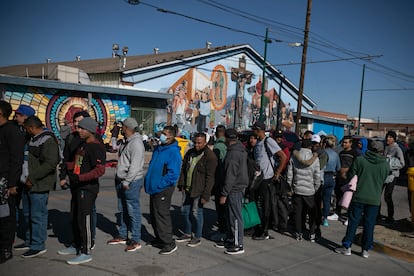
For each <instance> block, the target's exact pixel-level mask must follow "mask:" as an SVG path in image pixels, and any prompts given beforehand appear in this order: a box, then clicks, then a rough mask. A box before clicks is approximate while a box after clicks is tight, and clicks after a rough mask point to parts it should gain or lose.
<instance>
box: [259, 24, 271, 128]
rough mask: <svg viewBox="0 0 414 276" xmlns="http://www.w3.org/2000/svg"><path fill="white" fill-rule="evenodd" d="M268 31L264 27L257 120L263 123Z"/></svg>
mask: <svg viewBox="0 0 414 276" xmlns="http://www.w3.org/2000/svg"><path fill="white" fill-rule="evenodd" d="M268 33H269V29H268V28H266V37H265V48H264V56H263V72H262V95H261V96H260V117H259V121H260V122H262V123H264V121H265V114H264V113H265V106H264V98H265V95H264V93H265V82H266V55H267V43H268Z"/></svg>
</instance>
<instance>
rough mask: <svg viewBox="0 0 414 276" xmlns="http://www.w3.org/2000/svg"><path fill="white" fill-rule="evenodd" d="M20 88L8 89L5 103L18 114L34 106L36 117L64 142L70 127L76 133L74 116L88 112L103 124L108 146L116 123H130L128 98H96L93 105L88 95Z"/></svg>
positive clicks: (101, 127)
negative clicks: (24, 107)
mask: <svg viewBox="0 0 414 276" xmlns="http://www.w3.org/2000/svg"><path fill="white" fill-rule="evenodd" d="M17 90H18V89H17V88H14V87H7V88H6V93H5V100H6V101H9V102H10V103H11V105H12V107H13V110H16V109H17V108H18V106H19V105H20V104H26V105H30V106H32V107H33V108H34V109H35V110H36V115H37V116H38V117H39V118H40V120H41V121H42V122H43V123H44V124H45V127H47V128H48V129H50V130H52V131H53V132H54V133H55V135H56V137H57V138H58V139H61V133H62V132H61V130H62V128H63V127H64V126H66V125H68V126H70V128H71V130H72V131H73V130H74V129H73V125H72V121H73V120H72V118H73V115H74V114H75V113H76V112H78V111H81V110H86V111H88V113H89V114H90V115H91V117H92V118H94V119H95V120H96V121H97V122H98V123H99V130H100V132H101V133H102V138H103V140H104V142H105V143H109V141H110V138H111V136H110V128H111V126H112V125H113V122H118V121H122V120H124V119H126V118H127V117H128V116H129V114H130V106H129V105H128V102H127V97H125V96H108V95H104V94H94V95H93V97H92V98H91V104H89V102H88V98H87V97H85V96H84V95H76V94H74V93H68V92H61V91H57V90H53V89H47V90H46V89H40V88H32V87H31V88H29V89H28V91H27V92H20V91H17Z"/></svg>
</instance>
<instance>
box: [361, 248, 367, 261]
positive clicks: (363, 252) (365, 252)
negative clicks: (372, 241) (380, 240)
mask: <svg viewBox="0 0 414 276" xmlns="http://www.w3.org/2000/svg"><path fill="white" fill-rule="evenodd" d="M361 256H362V257H363V258H365V259H368V257H369V252H368V250H362V253H361Z"/></svg>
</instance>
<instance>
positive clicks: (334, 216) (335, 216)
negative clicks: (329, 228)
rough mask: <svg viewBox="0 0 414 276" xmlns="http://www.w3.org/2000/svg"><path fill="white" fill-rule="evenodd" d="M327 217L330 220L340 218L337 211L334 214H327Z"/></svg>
mask: <svg viewBox="0 0 414 276" xmlns="http://www.w3.org/2000/svg"><path fill="white" fill-rule="evenodd" d="M326 218H327V219H328V220H338V219H339V216H338V215H337V214H336V213H333V214H332V215H330V216H327V217H326Z"/></svg>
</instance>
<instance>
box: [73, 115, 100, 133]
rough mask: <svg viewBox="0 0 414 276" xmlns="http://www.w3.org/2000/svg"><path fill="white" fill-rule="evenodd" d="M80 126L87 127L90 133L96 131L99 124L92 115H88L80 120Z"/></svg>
mask: <svg viewBox="0 0 414 276" xmlns="http://www.w3.org/2000/svg"><path fill="white" fill-rule="evenodd" d="M78 126H79V127H80V128H83V129H86V130H87V131H89V132H90V133H95V132H96V127H97V126H98V123H97V122H96V121H95V120H94V119H92V118H91V117H86V118H83V119H82V120H80V122H79V125H78Z"/></svg>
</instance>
